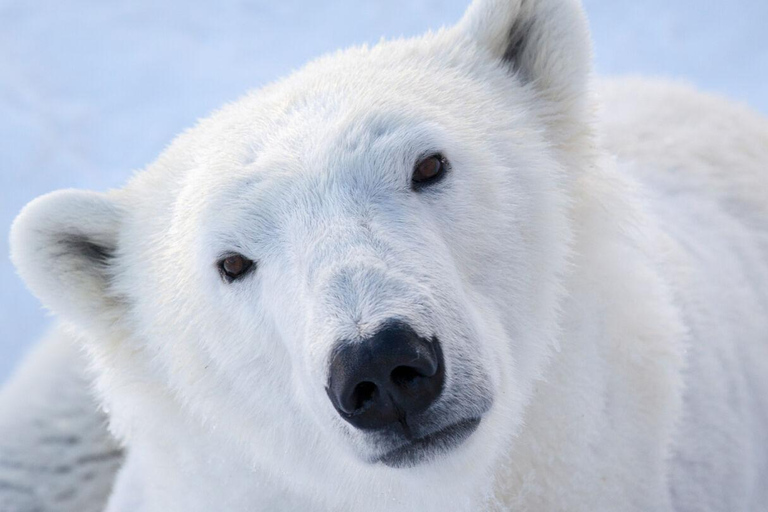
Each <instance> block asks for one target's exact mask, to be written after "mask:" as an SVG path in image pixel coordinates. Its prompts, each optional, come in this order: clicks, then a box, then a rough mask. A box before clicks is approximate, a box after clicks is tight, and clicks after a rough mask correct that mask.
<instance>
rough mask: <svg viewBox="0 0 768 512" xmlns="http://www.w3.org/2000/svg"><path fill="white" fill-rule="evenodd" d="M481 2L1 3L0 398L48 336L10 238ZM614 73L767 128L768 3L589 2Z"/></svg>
mask: <svg viewBox="0 0 768 512" xmlns="http://www.w3.org/2000/svg"><path fill="white" fill-rule="evenodd" d="M468 2H469V0H324V1H315V0H280V1H272V0H218V1H217V2H211V1H208V0H163V1H156V0H131V1H130V2H128V1H124V2H98V1H93V0H90V1H89V0H67V1H65V2H62V1H61V0H0V253H2V258H1V259H0V325H1V326H2V333H1V334H0V382H2V381H3V380H4V379H5V378H6V377H7V375H8V373H9V372H10V370H11V369H12V368H13V366H14V365H15V364H16V363H17V362H18V360H19V358H20V357H21V356H22V354H23V353H24V352H25V351H26V350H27V349H28V348H29V346H30V345H31V344H32V343H33V342H34V340H35V339H37V338H38V337H39V336H40V335H41V334H42V333H43V332H44V330H45V328H46V327H47V326H48V325H49V324H50V319H49V318H46V316H45V314H44V313H43V312H42V311H41V309H40V307H39V306H38V303H37V301H36V300H35V299H34V298H33V297H32V296H31V295H30V294H29V293H28V292H27V291H26V290H25V288H24V286H23V285H22V283H21V281H20V280H19V279H18V278H17V277H16V276H15V274H14V272H13V269H12V267H11V265H10V263H9V262H8V258H7V256H6V255H7V253H8V243H7V236H6V233H7V231H8V228H9V226H10V223H11V221H12V220H13V217H14V216H15V215H16V213H17V212H18V211H19V209H20V208H21V207H22V206H23V205H24V204H25V203H27V202H28V201H30V200H31V199H33V198H34V197H36V196H38V195H40V194H43V193H45V192H48V191H51V190H54V189H58V188H64V187H81V188H92V189H97V190H103V189H106V188H108V187H115V186H119V185H120V184H121V183H123V182H124V181H125V180H126V178H127V177H128V176H129V175H130V174H131V172H132V170H134V169H140V168H141V167H143V166H144V165H145V164H147V163H148V162H150V161H152V160H153V159H154V158H155V156H156V155H157V154H158V153H159V152H160V151H161V150H162V148H163V147H164V146H165V145H166V144H167V143H168V142H169V141H170V140H171V139H172V138H173V136H174V135H175V134H177V133H178V132H179V131H180V130H182V129H184V128H185V127H187V126H189V125H190V124H192V123H193V122H194V121H195V119H196V118H198V117H201V116H205V115H206V113H208V112H210V111H211V110H212V109H214V108H216V107H217V106H219V105H221V104H222V103H224V102H226V101H230V100H233V99H235V98H237V97H238V96H239V95H241V94H242V93H243V92H244V91H246V90H247V89H249V88H253V87H258V86H260V85H262V84H265V83H267V82H269V81H271V80H274V79H276V78H278V77H280V76H283V75H285V74H287V73H289V72H290V71H291V70H293V69H296V68H297V67H299V66H301V65H302V63H304V62H306V61H307V60H308V59H311V58H312V57H315V56H317V55H320V54H322V53H325V52H327V51H329V50H333V49H336V48H339V47H344V46H348V45H351V44H356V43H363V42H368V43H374V42H376V41H377V40H378V39H379V38H380V37H381V36H385V37H395V36H400V35H406V36H411V35H416V34H419V33H421V32H423V31H424V30H425V29H427V28H437V27H440V26H441V25H445V24H450V23H453V22H454V21H456V20H457V19H458V18H459V16H460V15H461V13H462V11H463V9H464V8H465V6H466V4H467V3H468ZM585 3H586V6H587V11H588V13H589V16H590V19H591V23H592V28H593V32H594V38H595V43H596V44H595V46H596V57H597V69H598V71H599V72H601V73H611V74H616V73H642V74H651V75H665V76H670V77H680V78H682V79H685V80H687V81H689V82H692V83H694V84H696V85H698V86H699V87H701V88H703V89H706V90H710V91H716V92H719V93H723V94H726V95H728V96H730V97H733V98H736V99H739V100H742V101H744V102H747V103H749V104H751V105H752V106H753V107H755V108H756V109H758V110H760V111H761V112H763V113H766V114H768V88H766V83H768V31H767V30H766V27H768V1H767V0H731V1H729V2H714V1H712V0H643V1H638V0H585Z"/></svg>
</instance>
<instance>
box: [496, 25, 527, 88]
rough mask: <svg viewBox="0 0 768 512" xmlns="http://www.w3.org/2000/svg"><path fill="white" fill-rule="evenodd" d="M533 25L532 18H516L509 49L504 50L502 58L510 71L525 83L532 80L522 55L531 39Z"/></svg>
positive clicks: (510, 33) (510, 34) (511, 30)
mask: <svg viewBox="0 0 768 512" xmlns="http://www.w3.org/2000/svg"><path fill="white" fill-rule="evenodd" d="M532 27H533V20H532V19H521V18H519V19H517V20H515V23H514V25H512V28H511V29H510V30H509V35H508V37H507V49H506V50H505V51H504V56H503V57H502V60H503V61H504V62H505V63H506V64H507V65H509V69H510V71H512V72H513V73H517V75H518V76H519V77H520V79H521V80H522V81H523V83H527V82H529V81H530V80H531V76H530V74H529V73H528V72H527V70H526V68H525V66H524V65H523V62H522V55H523V52H524V51H525V47H526V45H527V44H528V42H529V40H530V35H531V28H532Z"/></svg>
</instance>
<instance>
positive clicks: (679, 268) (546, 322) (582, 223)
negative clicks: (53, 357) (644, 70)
mask: <svg viewBox="0 0 768 512" xmlns="http://www.w3.org/2000/svg"><path fill="white" fill-rule="evenodd" d="M510 34H511V37H512V38H513V39H514V38H515V37H517V36H522V37H523V44H522V45H521V46H520V47H519V50H520V51H519V52H517V53H515V55H514V58H513V59H512V61H511V62H507V61H504V60H503V58H504V56H505V55H507V56H509V55H510V52H508V48H509V44H508V42H509V40H510ZM589 62H590V50H589V38H588V33H587V29H586V23H585V20H584V16H583V13H582V11H581V8H580V6H579V5H578V3H577V2H576V1H573V0H519V1H513V0H476V1H475V2H474V3H473V4H472V6H471V7H470V9H469V10H468V12H467V14H466V16H465V17H464V19H463V20H462V21H461V22H460V23H459V24H458V25H457V26H456V27H452V28H450V29H445V30H441V31H439V32H436V33H432V34H427V35H425V36H424V37H422V38H418V39H412V40H398V41H391V42H385V43H381V44H380V45H377V46H375V47H373V48H354V49H351V50H347V51H344V52H341V53H338V54H335V55H333V56H329V57H325V58H322V59H319V60H318V61H316V62H313V63H311V64H309V65H308V66H307V67H305V68H304V69H302V70H301V71H299V72H297V73H295V74H294V75H292V76H290V77H288V78H287V79H285V80H283V81H281V82H279V83H276V84H274V85H271V86H269V87H266V88H265V89H263V90H260V91H257V92H254V93H252V94H250V95H248V96H246V97H245V98H243V99H241V100H239V101H238V102H236V103H233V104H231V105H229V106H227V107H225V108H224V109H222V110H221V111H219V112H217V113H216V114H214V115H213V116H211V117H210V118H209V119H207V120H204V121H202V122H201V123H200V124H199V125H198V126H197V127H195V128H194V129H192V130H190V131H188V132H186V133H185V134H183V135H182V136H180V137H179V138H178V139H177V140H176V141H175V142H174V143H173V144H172V145H171V147H170V148H169V149H168V150H167V151H165V152H164V153H163V155H161V157H160V158H159V160H158V161H157V162H156V163H154V164H152V165H151V166H150V167H149V168H148V169H146V170H145V171H144V172H142V173H140V174H138V175H137V176H136V177H135V178H134V179H133V180H132V181H131V182H130V183H129V184H128V185H126V187H125V188H123V189H121V190H117V191H114V192H111V193H109V194H94V193H86V192H75V191H70V192H61V193H54V194H51V195H49V196H44V197H43V198H41V199H38V200H36V201H34V202H33V203H31V204H30V205H29V206H28V207H27V208H26V209H25V210H24V211H23V212H22V213H21V214H20V216H19V218H18V220H17V221H16V223H15V225H14V228H13V230H12V235H11V238H12V257H13V260H14V262H15V264H16V265H17V267H18V269H19V272H20V274H21V275H22V277H23V278H24V279H25V280H26V282H27V283H28V285H29V286H30V288H31V289H32V290H33V292H34V293H35V294H37V295H38V297H39V298H40V299H41V301H42V302H43V303H44V304H46V305H47V306H49V307H50V308H51V309H53V310H54V311H56V312H57V313H59V314H60V315H61V316H62V318H63V319H64V320H65V321H66V322H68V323H69V324H70V325H71V326H72V327H73V328H74V329H75V330H76V332H78V333H80V336H82V337H83V338H84V339H85V342H84V346H85V348H86V350H87V351H88V353H89V355H90V357H91V360H92V362H93V365H94V367H95V370H96V374H97V379H96V386H97V389H98V392H99V396H100V397H101V400H102V402H103V404H104V405H105V407H106V408H108V410H109V411H110V424H111V429H112V431H113V433H114V434H115V435H116V436H117V437H118V438H119V439H120V440H121V441H122V442H123V443H124V444H125V446H126V447H127V458H126V461H125V464H124V466H123V468H122V469H121V471H120V473H119V475H118V477H117V480H116V483H115V488H114V490H113V493H112V496H111V499H110V502H109V506H108V510H109V511H110V512H122V511H129V510H130V511H152V512H154V511H176V510H178V511H196V510H199V511H209V510H227V511H232V512H236V511H239V510H244V511H245V510H248V511H253V510H355V511H358V510H366V511H384V510H421V511H429V510H435V511H437V510H481V509H493V510H496V509H498V510H531V511H543V510H553V511H554V510H569V511H581V510H583V511H596V510H613V511H617V510H636V511H648V510H654V511H656V510H658V511H671V510H712V511H720V512H723V511H736V510H745V511H746V510H755V509H757V508H760V507H761V506H765V505H766V504H768V496H767V495H766V491H765V489H764V486H761V485H760V483H761V482H764V481H765V479H766V478H768V453H766V451H768V450H766V446H768V440H767V439H766V437H767V436H768V434H767V432H768V403H766V400H767V399H766V398H765V397H766V396H768V371H767V370H768V339H767V338H768V335H766V333H768V264H767V263H766V261H768V242H766V227H768V226H767V224H766V221H768V211H767V209H766V207H765V198H766V191H768V174H766V172H765V166H766V162H768V149H767V148H768V122H766V121H765V120H764V119H761V118H759V117H757V116H755V115H754V114H751V113H749V112H747V111H745V110H743V109H740V108H737V107H733V106H731V105H730V104H728V103H725V102H722V101H721V100H716V99H712V98H710V97H708V96H704V95H700V94H698V93H694V92H692V91H690V90H689V89H686V88H681V87H679V86H671V85H659V84H654V83H647V82H643V81H632V82H619V83H615V84H605V85H602V86H601V87H600V88H598V91H599V94H598V96H600V97H601V99H602V103H603V105H604V108H603V110H602V111H601V112H602V113H601V114H600V115H599V116H598V115H596V114H595V109H594V105H597V104H599V103H600V102H598V101H595V97H594V95H592V94H591V93H590V92H589V91H590V90H591V87H590V83H591V80H590V76H589V75H590V64H589ZM430 151H440V152H442V153H443V154H444V155H445V156H446V157H447V158H448V160H449V161H450V163H451V170H450V174H449V176H448V177H447V178H446V179H445V181H444V182H443V183H441V184H440V185H439V186H436V187H435V188H434V189H427V190H425V191H423V192H420V193H416V192H414V191H412V190H410V187H409V181H410V174H411V171H412V168H413V164H414V163H415V161H416V160H417V159H418V157H419V156H420V155H424V154H426V153H428V152H430ZM614 156H615V157H616V158H614ZM83 236H84V237H85V239H86V240H88V241H90V242H92V243H93V244H96V245H97V246H99V247H101V248H102V249H101V250H99V251H96V253H95V254H96V255H97V256H99V255H102V256H103V255H106V256H104V257H103V258H98V257H97V258H95V259H94V258H93V256H94V252H93V251H92V250H91V251H88V250H86V251H85V252H84V251H83V244H72V243H70V242H71V241H72V240H80V241H82V237H83ZM88 247H90V246H86V249H88ZM91 249H92V247H91ZM228 251H237V252H240V253H243V254H245V255H247V256H248V257H250V258H252V259H253V260H255V261H257V265H258V268H257V269H256V271H255V272H253V273H252V274H251V275H249V276H248V277H247V278H245V279H243V280H242V281H239V282H236V283H232V284H229V285H228V284H225V283H224V282H223V281H222V280H221V279H220V278H219V275H218V273H217V271H216V268H215V262H216V260H217V259H218V258H219V257H220V256H221V255H222V254H225V253H227V252H228ZM89 255H90V256H91V259H89V258H88V256H89ZM393 317H397V318H401V319H404V320H406V321H407V322H408V323H410V324H411V325H412V326H413V327H414V328H415V329H416V330H417V331H418V332H419V333H420V334H422V335H423V336H432V335H434V336H438V337H439V338H440V340H441V344H442V345H443V347H444V352H445V359H446V368H447V370H446V371H447V381H446V388H445V391H444V393H443V395H442V396H441V399H440V400H441V402H439V403H438V406H440V407H444V408H445V409H446V411H447V412H446V414H453V413H454V412H455V411H459V412H463V413H467V414H469V413H471V412H473V411H475V412H477V411H478V409H477V408H478V407H479V405H478V404H479V403H481V402H482V401H483V400H485V399H492V400H493V405H492V407H491V409H490V410H489V411H488V412H487V413H486V414H485V415H484V416H483V420H482V422H481V424H480V427H479V429H478V430H477V431H476V432H475V433H474V434H473V435H472V436H471V437H470V438H469V439H468V440H467V441H466V442H465V443H464V444H462V445H461V446H459V447H457V448H455V449H454V450H452V451H450V452H448V453H445V454H442V455H441V456H439V457H436V458H434V459H432V460H430V461H428V462H426V463H424V464H421V465H418V466H415V467H413V468H407V469H393V468H390V467H386V466H383V465H381V464H371V463H369V462H367V461H366V460H367V459H370V457H371V456H372V455H374V454H375V451H376V447H375V446H374V445H373V444H372V443H371V442H370V439H369V438H367V437H366V436H365V435H364V434H363V433H361V432H359V431H356V430H355V429H353V428H352V427H351V425H349V424H347V423H345V422H344V421H342V420H341V418H340V417H339V416H338V414H337V413H336V411H335V410H334V409H333V407H332V405H331V403H330V401H329V400H328V397H327V396H326V393H325V389H324V388H325V385H326V382H327V379H328V375H327V374H328V361H329V355H330V352H331V350H332V348H333V346H334V343H335V342H336V341H337V340H340V339H346V340H359V339H362V338H363V337H365V336H366V335H369V334H371V333H372V332H373V331H375V330H376V329H377V328H378V326H380V325H381V323H382V322H383V321H385V320H387V319H388V318H393ZM457 414H458V413H457Z"/></svg>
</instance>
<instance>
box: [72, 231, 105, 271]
mask: <svg viewBox="0 0 768 512" xmlns="http://www.w3.org/2000/svg"><path fill="white" fill-rule="evenodd" d="M58 243H59V245H61V246H62V249H63V253H62V255H63V254H79V255H80V256H82V257H83V258H84V259H86V260H87V261H90V262H92V263H93V264H94V265H98V266H101V267H106V266H108V265H109V264H110V262H111V260H112V259H113V258H114V257H115V248H114V247H109V246H107V245H104V244H98V243H96V242H94V241H93V240H91V239H90V238H88V237H87V236H85V235H82V234H77V233H71V234H68V235H65V236H63V237H62V238H60V239H59V241H58Z"/></svg>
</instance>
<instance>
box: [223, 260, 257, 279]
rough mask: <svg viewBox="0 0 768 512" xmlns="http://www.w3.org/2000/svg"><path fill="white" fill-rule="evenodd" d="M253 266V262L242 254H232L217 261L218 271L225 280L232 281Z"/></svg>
mask: <svg viewBox="0 0 768 512" xmlns="http://www.w3.org/2000/svg"><path fill="white" fill-rule="evenodd" d="M252 266H253V262H252V261H251V260H249V259H248V258H246V257H245V256H243V255H242V254H233V255H231V256H227V257H226V258H224V259H222V260H220V261H219V272H221V276H222V277H223V278H224V279H225V280H226V281H227V282H230V283H231V282H232V281H234V280H235V279H238V278H240V277H242V276H244V275H245V274H246V273H247V272H248V270H250V269H251V267H252Z"/></svg>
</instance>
